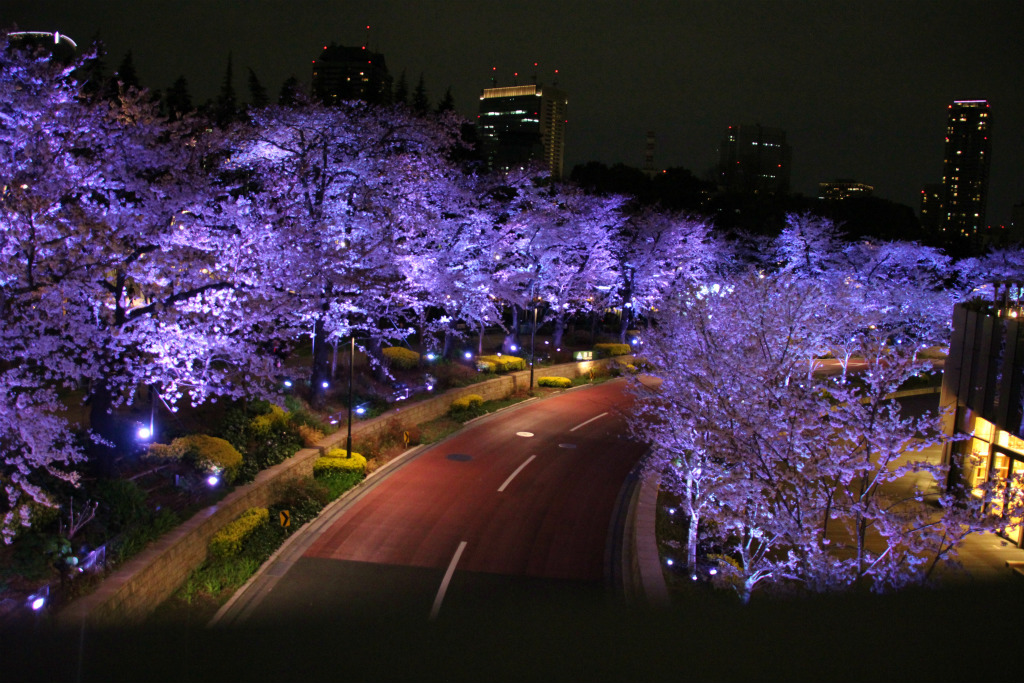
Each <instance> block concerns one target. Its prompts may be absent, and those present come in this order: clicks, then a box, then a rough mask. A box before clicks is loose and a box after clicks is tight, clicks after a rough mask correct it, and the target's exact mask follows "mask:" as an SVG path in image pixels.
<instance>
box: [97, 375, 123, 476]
mask: <svg viewBox="0 0 1024 683" xmlns="http://www.w3.org/2000/svg"><path fill="white" fill-rule="evenodd" d="M89 404H90V405H89V426H90V427H91V428H92V431H93V432H95V433H96V434H97V435H98V436H100V437H101V438H102V439H103V440H104V441H107V442H108V443H106V444H103V443H96V442H91V443H90V445H89V453H90V460H92V461H93V464H94V466H95V467H96V473H97V474H98V475H99V476H100V477H103V478H111V477H113V476H114V475H115V471H114V461H115V460H116V459H117V455H118V452H119V448H118V442H119V441H120V440H121V439H123V438H124V435H123V434H122V433H121V431H122V430H119V429H118V425H117V420H115V419H114V414H113V407H114V395H113V393H112V392H111V391H110V388H109V387H108V386H107V383H106V382H103V381H102V380H101V381H99V382H97V383H96V385H95V388H94V389H93V391H92V395H91V396H90V397H89Z"/></svg>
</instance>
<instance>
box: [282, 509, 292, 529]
mask: <svg viewBox="0 0 1024 683" xmlns="http://www.w3.org/2000/svg"><path fill="white" fill-rule="evenodd" d="M291 525H292V514H291V512H289V511H288V510H281V526H283V527H290V526H291Z"/></svg>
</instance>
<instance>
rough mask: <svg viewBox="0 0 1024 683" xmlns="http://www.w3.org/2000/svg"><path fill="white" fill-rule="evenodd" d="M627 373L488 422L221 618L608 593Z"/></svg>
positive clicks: (322, 530)
mask: <svg viewBox="0 0 1024 683" xmlns="http://www.w3.org/2000/svg"><path fill="white" fill-rule="evenodd" d="M625 388H626V383H625V382H624V381H621V380H618V381H612V382H607V383H604V384H601V385H598V386H595V387H588V388H582V389H577V390H573V391H568V392H566V393H564V394H560V395H557V396H554V397H552V398H548V399H544V400H539V401H531V402H528V403H524V404H521V405H519V406H515V407H513V408H511V409H508V410H506V411H503V412H500V413H497V414H495V415H491V416H487V417H484V418H482V419H480V420H478V421H476V422H474V423H472V424H470V425H467V427H466V428H464V429H463V430H462V431H460V432H458V433H457V434H455V435H453V436H451V437H449V438H448V439H446V440H444V441H442V442H440V443H438V444H435V445H433V446H430V447H428V448H425V449H423V450H421V451H419V452H418V453H417V454H415V455H414V456H413V457H412V458H411V459H410V460H407V461H406V462H405V463H404V464H402V465H401V466H400V467H398V468H396V469H394V470H393V471H392V472H390V473H389V474H386V475H385V476H381V477H379V478H377V480H376V481H372V480H371V482H368V483H367V485H366V486H364V488H363V489H361V490H360V492H358V493H357V494H356V495H354V496H349V497H348V498H345V499H343V501H341V502H340V503H339V504H337V505H335V506H333V507H331V508H329V509H328V510H327V511H326V512H325V514H323V515H321V517H320V518H318V520H317V521H315V522H314V523H312V524H311V525H310V526H309V527H308V528H307V529H303V530H302V531H301V532H300V534H299V535H298V536H297V537H296V538H294V539H292V542H291V543H289V544H288V545H287V546H286V547H285V548H284V549H283V550H282V552H281V553H280V554H279V556H278V558H277V559H276V560H275V561H273V562H272V563H270V564H269V565H268V566H266V567H264V569H263V571H262V572H261V574H260V575H258V576H257V577H256V579H255V580H254V581H252V582H251V583H250V584H249V585H248V586H247V587H246V588H245V589H243V590H242V591H240V593H239V594H237V595H236V596H235V597H234V598H233V599H232V601H231V602H230V603H229V604H228V605H226V606H225V608H224V609H222V610H221V612H220V613H219V614H218V617H217V619H216V623H218V624H219V625H229V624H239V623H245V624H269V623H273V622H275V621H287V620H291V619H295V618H320V619H323V618H329V619H337V618H344V617H353V618H358V617H368V616H373V617H374V618H379V617H381V616H384V615H391V616H394V617H401V618H404V619H408V618H420V617H421V618H422V619H424V620H426V619H436V618H442V619H443V618H444V616H445V615H447V614H451V613H458V612H459V611H462V612H463V616H471V615H470V614H467V613H466V611H467V610H470V611H473V610H485V611H486V610H490V609H495V608H500V607H501V606H503V605H504V606H512V605H515V604H517V603H519V602H520V601H523V600H530V601H536V600H538V599H540V600H542V601H545V603H548V602H550V603H552V605H557V604H564V605H565V606H566V607H569V606H570V605H572V604H573V603H575V602H576V601H578V600H581V599H583V600H587V601H592V600H594V599H595V598H596V599H602V600H603V599H606V598H607V595H608V591H607V589H606V585H607V584H608V582H609V581H611V580H613V578H614V576H615V573H616V570H615V565H616V562H615V561H613V560H614V558H615V557H616V556H617V552H618V550H619V549H618V548H617V547H616V546H617V544H619V543H620V541H619V539H618V538H617V536H616V528H617V527H621V523H622V514H623V512H624V510H622V506H621V505H620V503H621V501H622V499H624V497H625V493H626V490H627V484H628V483H629V480H630V477H629V474H630V471H631V470H632V469H633V468H634V466H635V465H636V463H637V462H638V461H639V459H640V457H641V455H642V454H643V452H644V450H645V449H644V446H643V445H642V444H639V443H636V442H633V441H631V440H629V439H628V438H626V436H625V434H626V426H625V419H624V416H623V414H624V412H625V411H627V410H628V409H629V405H630V402H631V398H630V397H629V395H628V393H627V392H626V391H625Z"/></svg>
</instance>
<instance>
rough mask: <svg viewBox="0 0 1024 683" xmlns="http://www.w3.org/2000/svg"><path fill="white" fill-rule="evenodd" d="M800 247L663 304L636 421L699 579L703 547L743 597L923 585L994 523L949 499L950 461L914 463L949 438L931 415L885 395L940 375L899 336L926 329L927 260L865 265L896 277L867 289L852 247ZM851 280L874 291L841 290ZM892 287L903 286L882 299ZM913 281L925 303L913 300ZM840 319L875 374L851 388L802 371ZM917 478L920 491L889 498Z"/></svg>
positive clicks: (962, 501)
mask: <svg viewBox="0 0 1024 683" xmlns="http://www.w3.org/2000/svg"><path fill="white" fill-rule="evenodd" d="M785 239H787V236H786V235H784V236H783V240H785ZM784 246H785V245H780V247H784ZM908 250H910V251H908ZM777 253H781V254H785V253H786V251H785V250H784V249H783V248H780V249H779V251H778V252H777ZM790 253H792V254H794V255H795V256H794V257H793V260H789V259H790V257H787V256H784V257H783V258H782V259H779V261H780V262H777V266H778V269H777V270H775V271H774V272H771V271H769V272H765V271H764V270H748V271H746V272H743V271H740V272H738V273H737V274H734V275H731V276H729V277H723V278H722V279H721V282H719V283H717V284H716V285H715V286H711V287H698V288H691V289H689V290H685V291H683V292H681V293H679V294H678V295H676V296H674V297H670V298H668V299H666V300H665V301H664V303H663V304H662V306H660V307H659V308H660V309H661V310H660V311H659V315H658V318H657V324H656V326H655V327H654V328H653V329H652V330H651V331H650V332H649V333H648V335H647V344H646V346H645V353H646V354H647V356H648V358H649V359H650V360H651V361H652V362H654V364H655V366H656V367H657V368H658V371H657V374H658V375H659V376H660V377H661V378H662V387H661V389H660V391H658V392H649V391H642V392H640V400H639V404H640V410H639V413H638V415H639V416H638V418H637V420H636V421H635V423H634V424H635V428H636V431H637V434H638V436H640V437H641V438H644V439H645V440H647V441H648V442H649V443H651V444H652V452H653V456H654V457H653V460H652V462H651V466H652V467H654V468H656V469H657V470H659V471H664V472H665V473H666V475H665V476H664V477H663V479H662V482H663V486H665V487H666V488H667V489H669V490H670V491H672V492H673V493H674V494H675V495H677V496H678V497H679V499H680V501H681V506H682V508H683V511H684V512H685V513H686V514H688V515H689V517H690V520H691V526H690V537H689V539H688V544H687V546H688V547H687V561H688V565H689V566H690V567H691V570H692V571H696V567H697V561H698V547H699V544H701V543H703V544H704V545H705V546H707V547H709V548H717V549H718V552H720V553H721V555H722V556H727V557H728V558H729V559H728V560H727V561H726V560H722V561H719V562H718V564H717V566H716V571H717V578H716V580H717V581H719V582H720V583H723V584H726V585H729V586H731V587H733V588H735V589H736V590H737V592H738V594H739V595H740V596H741V598H742V599H744V600H748V599H749V598H750V595H751V593H752V592H753V591H754V589H755V588H757V587H758V586H767V587H769V588H770V589H772V590H780V589H785V588H786V587H792V586H794V585H802V586H804V587H805V588H807V589H811V590H835V589H844V588H848V587H851V586H866V587H870V588H871V589H873V590H877V591H884V590H890V589H894V588H899V587H901V586H904V585H907V584H910V583H920V582H922V581H925V580H927V578H928V577H929V576H930V575H931V573H932V571H933V569H934V568H935V567H936V566H938V565H940V564H948V563H953V562H955V552H956V547H957V544H958V543H959V542H960V541H961V540H962V538H963V537H964V535H966V533H969V532H970V531H973V530H976V529H984V528H988V526H987V525H988V524H989V520H987V519H986V518H985V517H984V516H983V515H981V513H980V504H979V503H978V502H977V501H974V500H971V499H967V498H965V497H964V496H962V495H960V493H961V492H959V491H957V490H955V489H951V490H947V489H946V487H945V482H946V473H945V471H944V470H943V469H942V467H941V466H939V465H937V464H934V463H931V462H925V461H922V460H921V459H920V458H915V457H914V456H913V453H914V452H916V451H920V450H922V449H924V448H927V447H929V446H935V445H938V444H940V443H942V441H943V439H944V437H943V436H942V435H941V433H940V429H939V423H938V420H937V419H936V417H935V416H925V417H923V418H919V419H911V418H907V417H905V416H903V415H901V413H900V408H899V404H898V402H895V401H892V400H890V399H889V398H888V397H889V396H890V395H891V393H892V392H893V391H895V390H896V389H897V388H898V387H899V386H900V385H902V384H903V382H905V381H906V380H907V379H909V378H910V377H911V376H913V375H914V374H916V373H918V372H920V371H922V370H924V369H927V368H928V367H929V366H930V363H929V361H926V360H922V359H921V358H920V357H919V354H918V349H917V348H916V346H915V345H914V344H904V343H902V342H901V341H900V340H899V339H898V338H895V337H894V335H895V334H903V333H905V331H906V330H907V329H910V328H912V329H930V328H927V326H921V325H919V324H918V323H917V321H916V320H915V318H916V317H917V316H920V315H922V312H921V310H920V308H921V307H923V306H926V305H927V304H926V303H923V302H927V301H930V300H931V293H932V288H933V286H934V284H935V282H934V280H933V279H932V277H933V276H932V274H931V273H932V265H931V264H932V260H933V257H934V254H932V253H930V252H928V251H927V250H922V251H921V252H918V253H916V254H914V253H912V250H911V248H910V247H909V246H900V247H898V248H897V247H891V248H890V250H888V251H887V250H886V249H878V250H873V251H871V252H870V253H868V254H867V257H866V258H864V259H862V260H861V261H859V262H857V263H858V264H859V265H861V266H863V265H864V264H865V263H868V262H870V263H872V264H874V266H873V267H874V268H875V270H876V271H878V270H885V269H886V268H891V270H890V271H887V273H888V274H886V275H885V276H884V277H883V276H881V275H879V276H878V277H877V278H874V279H873V278H871V277H867V276H866V275H865V274H864V272H863V271H857V270H856V269H854V268H852V267H850V266H849V265H844V264H843V259H844V258H846V257H848V256H849V254H844V253H843V252H838V253H837V251H835V250H830V253H829V254H828V255H826V256H819V255H818V254H816V252H815V251H814V250H813V249H811V250H804V249H794V250H792V251H791V252H790ZM861 256H864V255H863V254H862V255H861ZM897 256H899V258H897ZM823 262H826V263H827V265H826V266H821V265H820V264H822V263H823ZM922 264H924V265H922ZM920 270H923V271H925V275H921V274H920V273H919V272H918V271H920ZM847 280H850V283H853V284H860V285H861V288H871V289H873V290H874V294H872V295H871V296H867V297H865V296H863V295H862V292H861V291H860V289H859V288H858V287H856V286H845V287H838V286H837V282H838V283H839V284H842V283H846V284H848V285H849V284H850V283H847V282H846V281H847ZM876 280H877V282H876ZM884 280H888V281H889V282H890V283H891V282H897V283H899V284H902V285H903V286H904V288H905V291H904V292H902V293H901V294H900V295H899V297H893V296H891V295H890V296H883V293H882V291H883V289H884V287H882V286H881V282H882V281H884ZM908 283H917V285H916V286H918V287H919V289H918V291H919V292H921V293H920V295H919V296H920V297H921V299H922V301H921V302H917V301H913V302H910V303H906V300H909V299H911V298H912V297H913V296H914V290H913V289H912V288H911V284H908ZM897 304H900V305H897ZM837 312H842V313H843V314H844V316H845V317H852V318H853V319H855V320H857V321H859V326H858V327H854V328H853V329H851V328H850V327H849V326H847V325H846V323H845V322H844V320H843V318H842V317H836V316H835V315H834V314H835V313H837ZM823 313H827V314H823ZM869 321H875V323H874V324H872V325H866V324H864V323H866V322H869ZM837 325H838V326H839V328H840V329H841V330H842V334H843V335H853V336H854V337H855V338H854V339H853V340H852V341H851V342H850V343H851V344H854V345H855V346H856V348H857V349H858V350H859V351H858V352H859V353H860V354H861V355H862V357H863V362H864V364H865V366H866V367H865V369H864V371H863V373H861V374H858V375H857V376H856V377H854V378H852V380H851V381H846V378H844V377H837V378H827V377H823V376H821V375H819V374H815V373H809V372H808V363H807V359H808V358H813V357H815V355H816V354H818V353H820V352H821V349H822V348H828V340H829V339H830V338H834V337H835V334H836V333H835V332H834V331H833V330H832V328H833V327H835V326H837ZM908 326H909V328H908ZM929 334H931V332H929ZM914 474H917V475H919V476H921V479H920V481H919V483H918V485H915V486H907V487H898V486H895V484H896V483H897V482H899V481H900V480H901V478H903V477H904V476H909V475H914ZM899 491H903V492H904V493H898V492H899ZM907 491H909V493H906V492H907ZM898 495H903V496H904V498H898V497H897V496H898Z"/></svg>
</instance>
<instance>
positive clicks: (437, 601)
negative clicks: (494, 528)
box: [430, 541, 466, 621]
mask: <svg viewBox="0 0 1024 683" xmlns="http://www.w3.org/2000/svg"><path fill="white" fill-rule="evenodd" d="M465 549H466V541H462V542H461V543H459V547H458V549H457V550H456V551H455V555H454V557H452V561H451V562H449V563H448V571H446V572H445V573H444V579H442V580H441V587H440V588H438V589H437V597H436V598H434V607H433V608H432V609H431V610H430V620H431V621H433V620H434V619H437V613H438V612H440V611H441V603H442V602H443V601H444V594H445V593H447V592H448V584H449V583H451V580H452V574H454V573H455V565H457V564H458V563H459V558H460V557H462V551H463V550H465Z"/></svg>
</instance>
